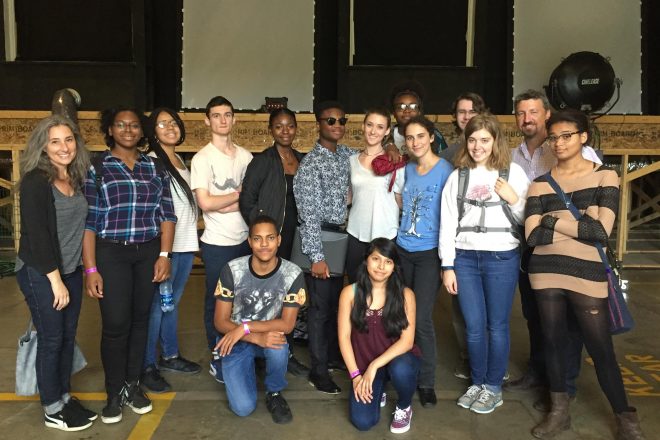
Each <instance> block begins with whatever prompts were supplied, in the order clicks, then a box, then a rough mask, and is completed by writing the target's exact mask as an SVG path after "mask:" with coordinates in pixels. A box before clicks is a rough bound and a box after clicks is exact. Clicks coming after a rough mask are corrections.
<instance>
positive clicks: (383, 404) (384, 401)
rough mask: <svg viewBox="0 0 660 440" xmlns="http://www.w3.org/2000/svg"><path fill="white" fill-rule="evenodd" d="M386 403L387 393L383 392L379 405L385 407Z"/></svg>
mask: <svg viewBox="0 0 660 440" xmlns="http://www.w3.org/2000/svg"><path fill="white" fill-rule="evenodd" d="M386 405H387V393H383V395H382V396H380V407H381V408H385V406H386Z"/></svg>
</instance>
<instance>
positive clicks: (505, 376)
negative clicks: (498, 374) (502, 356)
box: [502, 370, 511, 382]
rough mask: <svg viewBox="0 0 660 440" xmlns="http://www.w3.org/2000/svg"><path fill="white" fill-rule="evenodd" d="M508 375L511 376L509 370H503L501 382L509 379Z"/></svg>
mask: <svg viewBox="0 0 660 440" xmlns="http://www.w3.org/2000/svg"><path fill="white" fill-rule="evenodd" d="M510 377H511V376H510V375H509V370H506V371H505V372H504V377H503V378H502V382H506V381H507V380H509V378H510Z"/></svg>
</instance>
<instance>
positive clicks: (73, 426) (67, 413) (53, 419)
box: [44, 405, 92, 432]
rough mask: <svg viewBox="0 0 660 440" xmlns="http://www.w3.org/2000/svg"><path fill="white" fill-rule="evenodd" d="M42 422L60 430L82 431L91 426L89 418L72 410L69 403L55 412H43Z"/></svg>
mask: <svg viewBox="0 0 660 440" xmlns="http://www.w3.org/2000/svg"><path fill="white" fill-rule="evenodd" d="M44 424H45V425H46V426H47V427H49V428H55V429H60V430H62V431H69V432H71V431H82V430H83V429H87V428H89V427H90V426H92V422H91V420H88V419H86V418H85V417H84V416H83V415H82V414H80V413H78V412H77V411H74V410H73V409H72V408H71V406H70V405H65V406H64V408H62V410H61V411H59V412H56V413H55V414H44Z"/></svg>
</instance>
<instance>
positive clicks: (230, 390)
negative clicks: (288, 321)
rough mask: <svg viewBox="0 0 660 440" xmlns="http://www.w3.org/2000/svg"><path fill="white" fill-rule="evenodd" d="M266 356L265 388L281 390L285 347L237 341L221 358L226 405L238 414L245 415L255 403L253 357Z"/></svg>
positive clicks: (273, 391)
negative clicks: (262, 345) (277, 347)
mask: <svg viewBox="0 0 660 440" xmlns="http://www.w3.org/2000/svg"><path fill="white" fill-rule="evenodd" d="M257 357H260V358H264V359H266V377H265V379H264V386H265V387H266V392H268V393H275V392H280V391H282V390H283V389H284V388H285V387H286V385H287V382H286V379H285V375H286V366H287V364H288V362H289V347H288V345H287V344H284V345H282V348H280V349H273V348H261V347H259V346H258V345H256V344H252V343H250V342H244V341H238V342H237V343H236V345H234V347H233V348H232V350H231V353H229V354H228V355H227V356H225V357H223V358H222V376H223V378H224V380H225V390H226V392H227V399H228V400H229V408H230V409H231V410H232V411H233V412H234V413H235V414H236V415H237V416H240V417H245V416H248V415H250V414H251V413H252V411H254V409H255V408H256V407H257V376H256V373H255V371H254V358H257Z"/></svg>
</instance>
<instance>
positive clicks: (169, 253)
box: [158, 252, 172, 260]
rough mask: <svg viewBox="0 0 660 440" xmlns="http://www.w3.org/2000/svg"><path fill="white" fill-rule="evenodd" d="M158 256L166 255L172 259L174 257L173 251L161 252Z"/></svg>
mask: <svg viewBox="0 0 660 440" xmlns="http://www.w3.org/2000/svg"><path fill="white" fill-rule="evenodd" d="M158 256H159V257H165V258H167V259H168V260H171V259H172V252H161V253H160V254H158Z"/></svg>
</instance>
